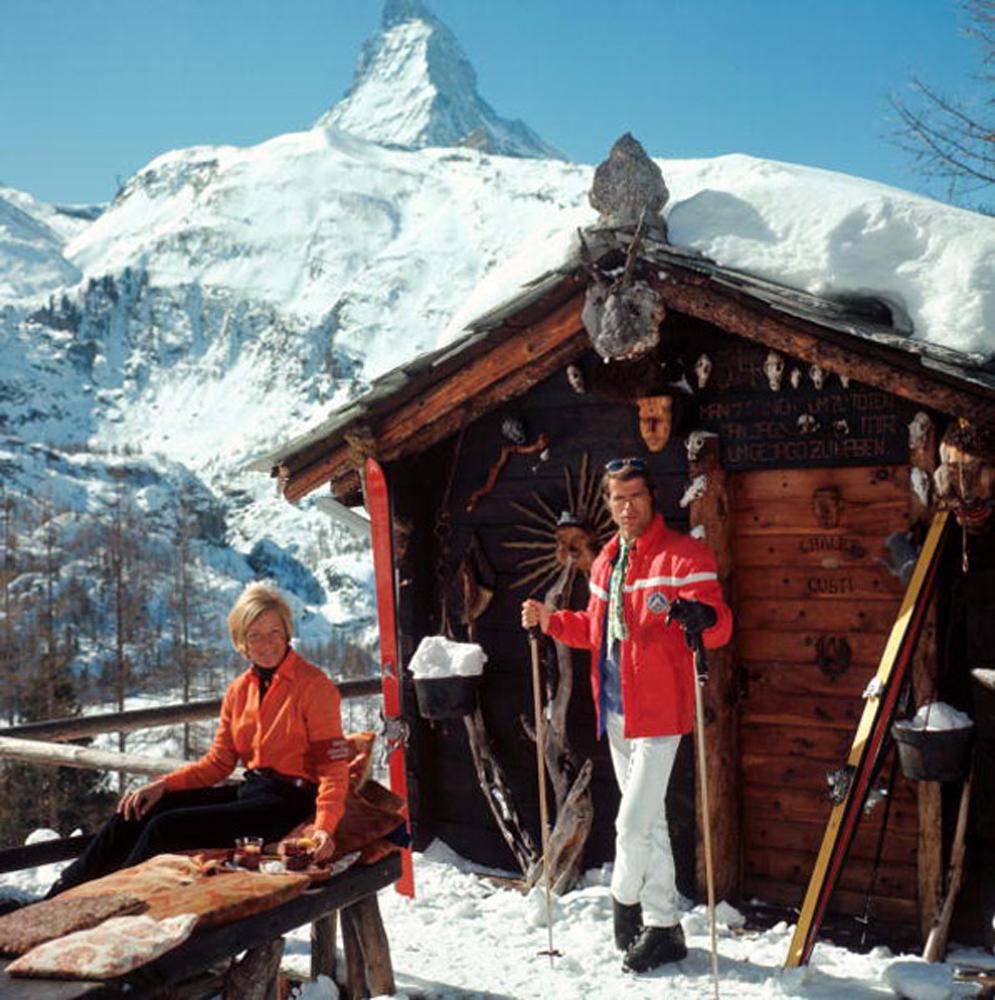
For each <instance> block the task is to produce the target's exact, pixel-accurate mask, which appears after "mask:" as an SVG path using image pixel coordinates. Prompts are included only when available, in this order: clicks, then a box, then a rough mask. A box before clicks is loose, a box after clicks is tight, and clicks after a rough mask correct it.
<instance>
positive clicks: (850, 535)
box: [733, 528, 888, 569]
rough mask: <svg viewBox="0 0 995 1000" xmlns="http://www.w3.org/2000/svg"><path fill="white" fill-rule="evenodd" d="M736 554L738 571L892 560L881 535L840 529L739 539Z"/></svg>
mask: <svg viewBox="0 0 995 1000" xmlns="http://www.w3.org/2000/svg"><path fill="white" fill-rule="evenodd" d="M733 552H734V555H735V559H736V567H737V569H743V568H745V567H747V566H762V567H764V568H770V567H781V566H790V567H792V568H803V569H814V568H819V569H867V568H869V567H870V568H877V567H880V566H882V563H881V562H879V560H882V559H885V560H887V558H888V549H887V546H886V545H885V539H884V538H883V537H882V536H881V535H880V534H879V533H878V534H875V535H873V536H867V535H860V534H857V533H856V532H852V531H845V530H844V529H842V528H840V529H839V530H835V531H818V532H814V531H805V532H797V533H796V534H788V533H787V532H784V533H781V534H776V535H775V534H770V535H749V534H743V535H738V534H737V536H736V538H735V540H734V542H733Z"/></svg>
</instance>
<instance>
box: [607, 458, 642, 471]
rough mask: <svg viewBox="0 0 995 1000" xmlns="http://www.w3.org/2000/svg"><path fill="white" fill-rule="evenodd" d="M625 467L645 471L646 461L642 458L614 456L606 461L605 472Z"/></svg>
mask: <svg viewBox="0 0 995 1000" xmlns="http://www.w3.org/2000/svg"><path fill="white" fill-rule="evenodd" d="M623 469H635V470H636V472H645V471H646V463H645V462H644V461H643V460H642V459H641V458H636V457H632V458H613V459H612V460H611V461H610V462H605V472H613V473H614V472H621V471H622V470H623Z"/></svg>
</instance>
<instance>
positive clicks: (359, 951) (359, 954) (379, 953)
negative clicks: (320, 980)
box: [342, 893, 394, 1000]
mask: <svg viewBox="0 0 995 1000" xmlns="http://www.w3.org/2000/svg"><path fill="white" fill-rule="evenodd" d="M342 944H343V947H344V950H345V961H346V985H345V990H344V993H343V996H344V997H345V1000H361V998H362V997H369V996H393V995H394V967H393V965H392V964H391V961H390V945H389V944H388V942H387V933H386V931H385V930H384V926H383V920H381V919H380V906H379V904H378V903H377V897H376V894H375V893H374V894H373V895H372V896H365V897H364V898H363V899H360V900H357V901H356V902H355V903H353V904H352V905H351V906H347V907H345V909H343V910H342Z"/></svg>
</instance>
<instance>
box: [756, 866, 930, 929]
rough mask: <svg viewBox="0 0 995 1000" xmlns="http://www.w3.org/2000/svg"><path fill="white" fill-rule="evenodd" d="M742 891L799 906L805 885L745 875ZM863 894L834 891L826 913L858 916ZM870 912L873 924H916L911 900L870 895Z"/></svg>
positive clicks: (863, 902)
mask: <svg viewBox="0 0 995 1000" xmlns="http://www.w3.org/2000/svg"><path fill="white" fill-rule="evenodd" d="M743 891H744V893H745V894H746V895H748V896H756V897H757V898H758V899H762V900H764V902H767V903H773V904H776V905H779V906H791V907H799V906H800V905H801V903H802V899H803V897H804V895H805V886H802V885H794V884H793V883H791V882H780V881H778V880H776V879H767V878H759V877H755V876H749V877H747V878H745V879H744V884H743ZM865 902H866V900H865V894H864V893H863V892H853V891H852V890H848V889H837V890H836V891H835V892H834V893H833V895H832V897H831V898H830V900H829V912H830V913H837V914H847V915H849V916H862V915H863V913H864V906H865ZM871 913H872V915H873V916H874V918H875V920H876V921H886V922H888V923H895V924H906V925H915V924H917V922H918V917H917V904H916V902H915V900H909V899H893V898H891V897H888V896H874V897H872V899H871Z"/></svg>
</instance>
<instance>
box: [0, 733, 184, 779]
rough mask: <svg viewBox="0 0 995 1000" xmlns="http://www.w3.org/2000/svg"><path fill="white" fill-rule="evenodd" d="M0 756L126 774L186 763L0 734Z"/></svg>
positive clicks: (165, 771) (165, 769)
mask: <svg viewBox="0 0 995 1000" xmlns="http://www.w3.org/2000/svg"><path fill="white" fill-rule="evenodd" d="M0 759H2V760H23V761H27V762H29V763H37V764H57V765H59V766H60V767H81V768H93V769H96V770H106V771H126V772H127V773H128V774H153V775H154V774H168V773H169V772H170V771H173V770H175V769H176V768H178V767H182V766H183V765H184V764H186V763H187V762H186V761H185V760H179V759H174V758H168V757H145V756H142V755H140V754H136V753H118V752H116V751H112V750H91V749H90V748H89V747H81V746H76V745H75V744H70V745H69V746H66V745H65V744H62V743H42V742H41V741H40V740H18V739H12V738H11V737H7V736H0Z"/></svg>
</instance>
